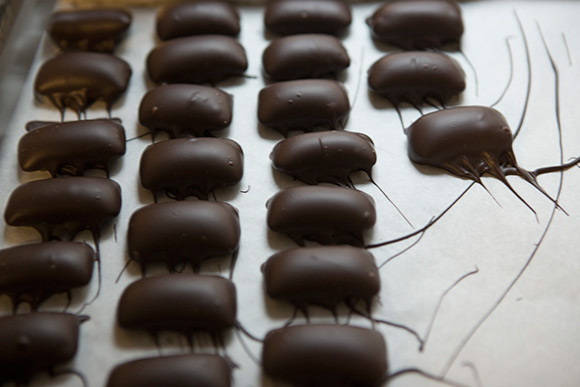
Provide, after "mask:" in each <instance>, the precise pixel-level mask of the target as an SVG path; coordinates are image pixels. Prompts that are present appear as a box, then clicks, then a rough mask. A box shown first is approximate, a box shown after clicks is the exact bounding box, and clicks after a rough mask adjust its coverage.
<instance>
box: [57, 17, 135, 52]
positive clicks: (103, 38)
mask: <svg viewBox="0 0 580 387" xmlns="http://www.w3.org/2000/svg"><path fill="white" fill-rule="evenodd" d="M131 20H132V17H131V14H130V13H129V12H128V11H126V10H122V9H106V8H102V9H75V10H65V11H58V12H55V13H54V14H52V16H51V17H50V20H49V21H48V28H47V31H48V34H49V35H50V37H51V38H52V40H54V42H55V43H56V45H58V46H59V47H60V49H61V50H81V51H98V52H113V50H114V49H115V46H116V44H117V43H118V42H119V40H121V38H122V37H123V35H125V32H126V31H127V30H128V29H129V27H130V26H131Z"/></svg>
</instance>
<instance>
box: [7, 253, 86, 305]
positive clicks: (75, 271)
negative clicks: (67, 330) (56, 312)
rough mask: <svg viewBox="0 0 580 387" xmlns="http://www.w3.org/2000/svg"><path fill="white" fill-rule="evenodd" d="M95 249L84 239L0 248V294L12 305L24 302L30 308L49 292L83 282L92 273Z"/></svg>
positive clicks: (65, 289)
mask: <svg viewBox="0 0 580 387" xmlns="http://www.w3.org/2000/svg"><path fill="white" fill-rule="evenodd" d="M95 258H96V256H95V252H94V251H93V249H92V248H91V247H90V246H89V245H87V244H84V243H77V242H49V243H37V244H32V245H23V246H16V247H11V248H7V249H4V250H0V294H7V295H8V296H10V298H11V299H12V303H13V305H14V309H16V308H17V307H18V304H19V303H21V302H28V303H29V304H30V305H31V306H32V309H33V310H36V309H37V308H38V305H39V304H40V303H41V302H42V301H44V300H45V299H47V298H48V297H50V296H52V295H53V294H57V293H63V292H67V293H68V296H69V299H70V290H71V289H73V288H77V287H81V286H85V285H87V284H88V283H89V282H90V281H91V277H92V275H93V264H94V262H95Z"/></svg>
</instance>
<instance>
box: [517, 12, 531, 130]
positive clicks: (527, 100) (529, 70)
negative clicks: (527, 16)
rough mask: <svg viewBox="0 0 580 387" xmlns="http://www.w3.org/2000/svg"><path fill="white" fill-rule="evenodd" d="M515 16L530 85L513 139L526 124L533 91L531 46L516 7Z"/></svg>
mask: <svg viewBox="0 0 580 387" xmlns="http://www.w3.org/2000/svg"><path fill="white" fill-rule="evenodd" d="M514 16H515V17H516V20H517V22H518V27H519V29H520V32H521V34H522V39H523V40H524V48H525V50H526V64H527V70H528V86H527V89H526V99H525V101H524V109H523V111H522V116H521V118H520V122H519V123H518V126H517V128H516V130H515V131H514V136H513V140H515V139H516V138H517V137H518V134H519V133H520V129H521V128H522V125H523V124H524V119H525V117H526V113H527V111H528V105H529V104H530V94H531V91H532V61H531V59H530V46H529V45H528V38H527V36H526V33H525V31H524V26H523V25H522V21H521V20H520V17H519V16H518V13H517V12H516V10H515V9H514Z"/></svg>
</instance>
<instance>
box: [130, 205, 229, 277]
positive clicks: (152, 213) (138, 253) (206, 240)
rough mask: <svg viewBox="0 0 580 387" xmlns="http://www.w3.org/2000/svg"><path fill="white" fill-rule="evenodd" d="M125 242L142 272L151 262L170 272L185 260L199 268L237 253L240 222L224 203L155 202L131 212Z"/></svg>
mask: <svg viewBox="0 0 580 387" xmlns="http://www.w3.org/2000/svg"><path fill="white" fill-rule="evenodd" d="M127 239H128V250H129V257H131V259H133V260H135V261H137V262H139V263H141V267H142V269H143V270H145V265H146V264H147V263H149V262H152V261H163V262H166V263H167V265H168V266H169V268H170V269H171V270H174V269H175V265H177V263H179V262H184V261H186V262H191V264H192V265H193V266H194V268H198V267H199V264H200V263H201V261H203V260H204V259H208V258H212V257H223V256H228V255H231V254H235V253H236V252H237V250H238V244H239V241H240V220H239V216H238V212H237V210H236V209H235V208H234V207H233V206H231V205H229V204H227V203H220V202H206V201H183V202H166V203H157V204H152V205H149V206H146V207H143V208H140V209H139V210H137V211H135V212H134V213H133V215H132V216H131V219H130V221H129V232H128V237H127Z"/></svg>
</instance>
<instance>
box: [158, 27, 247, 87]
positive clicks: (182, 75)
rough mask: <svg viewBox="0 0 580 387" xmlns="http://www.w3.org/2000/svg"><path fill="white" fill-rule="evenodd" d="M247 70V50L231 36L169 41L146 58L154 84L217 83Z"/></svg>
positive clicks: (207, 36) (198, 37)
mask: <svg viewBox="0 0 580 387" xmlns="http://www.w3.org/2000/svg"><path fill="white" fill-rule="evenodd" d="M247 68H248V60H247V58H246V51H245V50H244V47H242V45H241V44H240V43H239V42H238V41H237V40H236V39H234V38H232V37H231V36H224V35H203V36H193V37H187V38H178V39H173V40H169V41H166V42H164V43H161V44H160V45H158V46H157V47H155V48H154V49H153V50H151V52H150V53H149V55H148V56H147V72H148V74H149V78H150V79H151V80H152V81H153V82H155V83H210V84H215V83H217V82H219V81H222V80H224V79H226V78H229V77H232V76H241V75H243V74H244V72H245V71H246V69H247Z"/></svg>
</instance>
